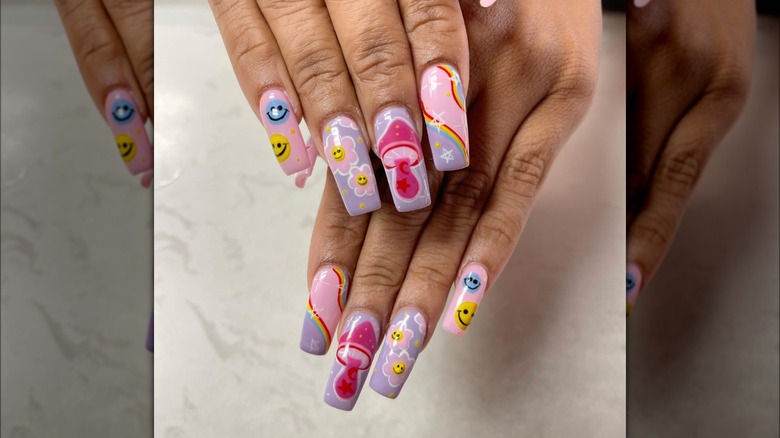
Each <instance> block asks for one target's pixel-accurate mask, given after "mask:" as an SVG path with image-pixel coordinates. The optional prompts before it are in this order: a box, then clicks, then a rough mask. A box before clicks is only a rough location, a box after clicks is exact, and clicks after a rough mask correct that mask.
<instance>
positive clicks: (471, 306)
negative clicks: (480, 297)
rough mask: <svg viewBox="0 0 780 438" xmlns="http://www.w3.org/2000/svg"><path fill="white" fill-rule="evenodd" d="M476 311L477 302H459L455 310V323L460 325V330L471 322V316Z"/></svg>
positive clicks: (467, 326)
mask: <svg viewBox="0 0 780 438" xmlns="http://www.w3.org/2000/svg"><path fill="white" fill-rule="evenodd" d="M476 313H477V303H473V302H471V301H466V302H463V303H460V306H458V310H457V312H455V324H457V325H458V327H460V329H461V330H466V329H467V328H469V324H471V318H474V315H475V314H476Z"/></svg>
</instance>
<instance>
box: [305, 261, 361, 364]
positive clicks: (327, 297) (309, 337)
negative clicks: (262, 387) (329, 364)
mask: <svg viewBox="0 0 780 438" xmlns="http://www.w3.org/2000/svg"><path fill="white" fill-rule="evenodd" d="M348 291H349V278H348V277H347V275H345V274H344V271H343V270H341V269H340V268H337V267H335V266H325V267H323V268H321V269H320V270H319V271H317V273H316V274H314V279H313V280H312V281H311V289H310V290H309V303H308V308H307V309H306V316H305V317H304V319H303V330H301V350H303V351H305V352H307V353H311V354H317V355H323V354H325V353H327V352H328V348H330V342H331V339H332V337H333V333H335V331H336V326H337V325H338V323H339V320H340V319H341V313H342V312H343V311H344V304H346V302H347V293H348Z"/></svg>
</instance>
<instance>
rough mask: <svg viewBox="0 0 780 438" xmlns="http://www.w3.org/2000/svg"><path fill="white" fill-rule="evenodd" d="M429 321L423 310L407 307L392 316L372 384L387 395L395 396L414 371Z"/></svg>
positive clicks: (372, 387)
mask: <svg viewBox="0 0 780 438" xmlns="http://www.w3.org/2000/svg"><path fill="white" fill-rule="evenodd" d="M427 331H428V323H427V321H426V320H425V317H424V316H423V314H422V312H420V311H419V310H417V309H415V308H411V307H406V308H403V309H401V310H399V311H398V312H397V313H396V314H395V316H394V317H393V319H392V322H391V323H390V327H389V328H388V329H387V334H386V335H385V337H384V340H383V342H382V351H381V352H380V353H379V356H378V358H377V360H376V361H375V362H374V364H375V365H374V371H373V374H372V375H371V382H370V383H369V386H371V389H373V390H374V391H376V392H378V393H380V394H382V395H384V396H385V397H388V398H396V397H398V394H399V393H400V392H401V388H403V386H404V384H405V383H406V379H408V378H409V373H411V372H412V368H413V367H414V364H415V362H416V361H417V356H418V355H419V354H420V350H422V346H423V343H424V342H425V333H426V332H427Z"/></svg>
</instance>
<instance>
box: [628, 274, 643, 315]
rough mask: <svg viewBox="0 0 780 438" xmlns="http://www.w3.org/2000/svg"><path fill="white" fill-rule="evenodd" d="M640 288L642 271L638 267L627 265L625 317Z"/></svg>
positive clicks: (629, 311)
mask: <svg viewBox="0 0 780 438" xmlns="http://www.w3.org/2000/svg"><path fill="white" fill-rule="evenodd" d="M641 287H642V271H640V270H639V266H637V265H635V264H634V263H629V264H628V265H627V266H626V316H628V314H630V313H631V309H632V308H633V307H634V303H636V299H637V298H639V289H640V288H641Z"/></svg>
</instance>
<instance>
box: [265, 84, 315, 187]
mask: <svg viewBox="0 0 780 438" xmlns="http://www.w3.org/2000/svg"><path fill="white" fill-rule="evenodd" d="M260 120H261V121H262V123H263V127H264V128H265V131H266V133H268V137H269V139H270V140H271V148H272V149H273V151H274V156H275V157H276V160H277V161H278V162H279V165H280V166H282V171H284V173H285V174H287V175H292V174H294V173H296V172H300V171H301V170H304V169H306V168H309V167H310V166H311V163H310V162H309V156H308V154H307V153H306V143H304V141H303V136H302V135H301V130H300V128H299V127H298V119H297V118H296V117H295V113H294V112H293V110H292V105H291V104H290V98H289V97H288V96H287V93H286V92H285V91H284V90H282V89H281V88H271V89H268V90H265V93H263V95H262V96H261V97H260Z"/></svg>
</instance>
